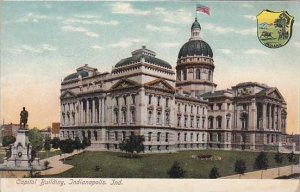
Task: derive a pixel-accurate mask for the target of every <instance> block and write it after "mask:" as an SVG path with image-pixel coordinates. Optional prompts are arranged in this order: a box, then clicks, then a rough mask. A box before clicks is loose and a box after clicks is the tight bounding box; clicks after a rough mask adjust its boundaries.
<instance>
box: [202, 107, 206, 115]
mask: <svg viewBox="0 0 300 192" xmlns="http://www.w3.org/2000/svg"><path fill="white" fill-rule="evenodd" d="M202 115H205V109H204V107H203V108H202Z"/></svg>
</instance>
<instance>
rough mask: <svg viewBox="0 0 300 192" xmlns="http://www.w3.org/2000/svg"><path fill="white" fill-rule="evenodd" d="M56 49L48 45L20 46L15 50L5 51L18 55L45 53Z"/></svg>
mask: <svg viewBox="0 0 300 192" xmlns="http://www.w3.org/2000/svg"><path fill="white" fill-rule="evenodd" d="M56 49H57V48H56V47H54V46H52V45H50V44H41V45H40V46H31V45H26V44H23V45H20V46H18V47H15V48H11V49H7V50H8V51H9V52H10V53H13V54H20V53H45V52H51V51H56Z"/></svg>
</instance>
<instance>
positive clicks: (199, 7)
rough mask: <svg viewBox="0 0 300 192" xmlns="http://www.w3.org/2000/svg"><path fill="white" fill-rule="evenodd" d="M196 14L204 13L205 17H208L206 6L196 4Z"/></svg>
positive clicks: (208, 12)
mask: <svg viewBox="0 0 300 192" xmlns="http://www.w3.org/2000/svg"><path fill="white" fill-rule="evenodd" d="M196 12H197V13H205V14H207V15H210V10H209V7H206V6H204V5H201V4H197V8H196Z"/></svg>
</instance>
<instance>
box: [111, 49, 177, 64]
mask: <svg viewBox="0 0 300 192" xmlns="http://www.w3.org/2000/svg"><path fill="white" fill-rule="evenodd" d="M142 60H144V61H145V62H148V63H151V64H153V65H156V66H159V67H164V68H168V69H172V66H171V65H170V64H169V63H168V62H166V61H164V60H161V59H158V58H156V57H155V52H153V51H151V50H149V49H146V47H145V46H143V47H142V49H138V50H135V51H133V52H132V56H131V57H128V58H125V59H122V60H121V61H119V62H118V63H117V64H116V65H115V67H116V68H118V67H124V66H127V65H131V64H135V63H137V62H140V61H142Z"/></svg>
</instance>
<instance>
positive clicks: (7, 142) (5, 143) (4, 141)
mask: <svg viewBox="0 0 300 192" xmlns="http://www.w3.org/2000/svg"><path fill="white" fill-rule="evenodd" d="M15 141H16V138H15V137H14V136H12V135H8V136H4V137H3V139H2V146H3V147H7V146H8V145H10V144H13V143H14V142H15Z"/></svg>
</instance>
